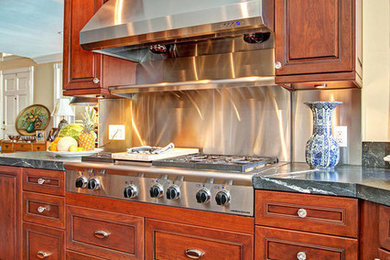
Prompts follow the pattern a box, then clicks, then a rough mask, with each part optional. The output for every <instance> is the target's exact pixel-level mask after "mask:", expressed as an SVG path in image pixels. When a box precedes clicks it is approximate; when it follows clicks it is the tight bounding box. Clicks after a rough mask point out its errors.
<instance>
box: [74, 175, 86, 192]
mask: <svg viewBox="0 0 390 260" xmlns="http://www.w3.org/2000/svg"><path fill="white" fill-rule="evenodd" d="M75 185H76V188H83V189H85V188H87V185H88V179H87V178H86V177H84V176H81V177H78V178H77V179H76V181H75Z"/></svg>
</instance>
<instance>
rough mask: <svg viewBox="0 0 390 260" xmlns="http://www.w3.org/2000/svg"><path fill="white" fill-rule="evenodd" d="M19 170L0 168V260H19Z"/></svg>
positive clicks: (20, 211)
mask: <svg viewBox="0 0 390 260" xmlns="http://www.w3.org/2000/svg"><path fill="white" fill-rule="evenodd" d="M21 193H22V185H21V168H17V167H6V166H1V167H0V260H9V259H21V253H22V251H21V248H22V246H21V244H22V237H21V235H22V210H21V202H22V194H21Z"/></svg>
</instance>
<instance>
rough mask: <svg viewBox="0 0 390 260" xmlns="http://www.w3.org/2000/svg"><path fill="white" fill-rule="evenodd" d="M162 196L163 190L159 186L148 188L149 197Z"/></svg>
mask: <svg viewBox="0 0 390 260" xmlns="http://www.w3.org/2000/svg"><path fill="white" fill-rule="evenodd" d="M163 194H164V189H163V187H162V186H161V184H155V185H153V186H152V187H151V188H150V197H152V198H161V197H162V196H163Z"/></svg>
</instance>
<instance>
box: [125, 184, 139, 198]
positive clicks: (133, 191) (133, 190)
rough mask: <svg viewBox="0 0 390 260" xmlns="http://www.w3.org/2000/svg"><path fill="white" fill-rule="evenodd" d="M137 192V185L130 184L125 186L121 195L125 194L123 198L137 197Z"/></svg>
mask: <svg viewBox="0 0 390 260" xmlns="http://www.w3.org/2000/svg"><path fill="white" fill-rule="evenodd" d="M137 194H138V189H137V186H135V185H133V184H130V185H129V186H127V187H126V188H125V190H124V191H123V195H124V196H125V198H129V199H133V198H135V197H137Z"/></svg>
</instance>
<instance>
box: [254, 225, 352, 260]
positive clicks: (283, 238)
mask: <svg viewBox="0 0 390 260" xmlns="http://www.w3.org/2000/svg"><path fill="white" fill-rule="evenodd" d="M255 233H256V234H255V237H256V241H255V247H256V249H255V255H256V259H258V260H263V259H273V260H290V259H299V260H304V259H316V260H325V259H326V260H338V259H340V260H357V259H358V241H357V239H353V238H340V237H335V236H329V235H320V234H309V233H305V232H299V231H291V230H283V229H277V228H268V227H259V226H257V227H256V228H255Z"/></svg>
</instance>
